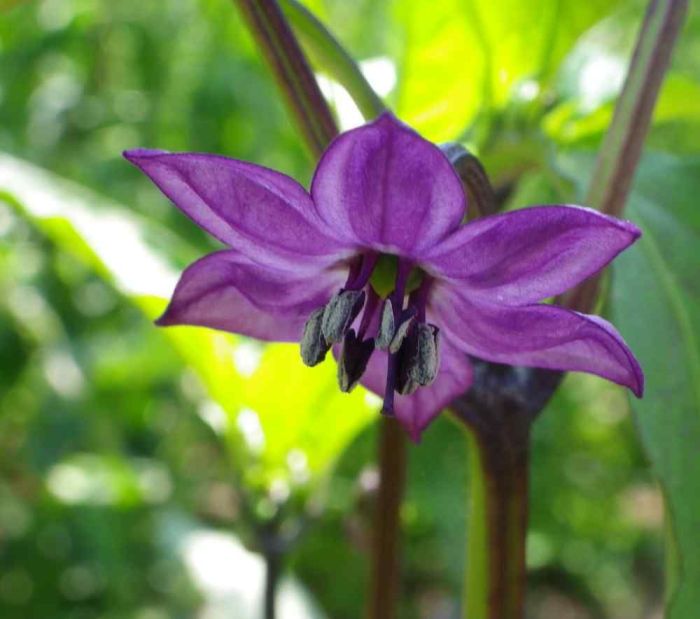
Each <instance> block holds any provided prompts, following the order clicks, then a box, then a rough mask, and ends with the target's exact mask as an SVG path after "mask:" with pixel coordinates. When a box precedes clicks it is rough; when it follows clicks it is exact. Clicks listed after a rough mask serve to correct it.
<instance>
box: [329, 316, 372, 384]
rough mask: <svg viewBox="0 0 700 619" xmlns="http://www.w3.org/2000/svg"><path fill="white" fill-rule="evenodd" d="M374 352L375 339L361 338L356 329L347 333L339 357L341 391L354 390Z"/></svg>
mask: <svg viewBox="0 0 700 619" xmlns="http://www.w3.org/2000/svg"><path fill="white" fill-rule="evenodd" d="M373 352H374V340H373V339H369V340H361V339H360V338H358V337H357V336H356V335H355V330H354V329H350V331H348V332H347V333H346V334H345V338H344V339H343V349H342V350H341V352H340V358H339V359H338V385H339V386H340V390H341V391H345V392H348V391H352V390H353V389H354V388H355V387H356V386H357V384H358V383H359V382H360V379H361V378H362V375H363V374H364V373H365V370H366V369H367V363H369V358H370V357H371V356H372V353H373Z"/></svg>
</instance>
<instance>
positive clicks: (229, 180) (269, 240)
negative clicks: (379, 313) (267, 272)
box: [124, 149, 347, 269]
mask: <svg viewBox="0 0 700 619" xmlns="http://www.w3.org/2000/svg"><path fill="white" fill-rule="evenodd" d="M124 156H125V157H126V158H127V159H128V160H129V161H130V162H131V163H133V164H134V165H136V166H137V167H139V168H140V169H141V170H142V171H143V172H144V173H145V174H146V175H148V176H149V177H150V178H151V180H152V181H153V182H154V183H155V184H156V185H157V186H158V187H159V188H160V190H161V191H162V192H163V193H164V194H165V195H166V196H168V198H170V199H171V200H172V201H173V202H174V203H175V204H176V206H177V207H178V208H180V209H181V210H182V211H183V212H184V213H185V214H187V215H188V216H189V217H190V218H191V219H193V220H194V221H195V222H196V223H197V224H198V225H199V226H201V227H202V228H204V229H205V230H206V231H207V232H209V233H210V234H212V235H213V236H215V237H216V238H218V239H219V240H220V241H223V242H224V243H226V244H227V245H229V246H231V247H234V248H236V249H238V250H239V251H240V252H241V253H243V254H245V255H247V256H248V257H250V258H252V259H254V260H256V261H257V262H260V263H262V264H277V265H289V264H295V265H297V267H298V268H300V269H301V268H302V267H303V266H304V265H305V264H308V263H311V264H330V263H332V262H333V261H335V260H337V259H338V256H339V255H340V254H344V253H347V245H346V246H343V245H341V244H339V243H338V241H337V240H335V239H333V238H331V236H329V234H330V233H329V231H328V229H327V226H326V225H325V224H324V222H323V221H322V220H321V219H320V218H319V217H318V215H317V213H316V210H315V209H314V206H313V203H312V202H311V198H310V196H309V195H308V193H307V192H306V190H305V189H304V188H303V187H302V186H301V185H300V184H299V183H297V182H296V181H295V180H294V179H292V178H289V177H288V176H285V175H284V174H280V173H279V172H275V171H274V170H269V169H267V168H264V167H262V166H258V165H254V164H252V163H246V162H243V161H237V160H235V159H229V158H228V157H222V156H219V155H207V154H201V153H167V152H164V151H155V150H145V149H137V150H131V151H126V152H125V153H124Z"/></svg>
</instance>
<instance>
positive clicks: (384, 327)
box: [376, 299, 395, 350]
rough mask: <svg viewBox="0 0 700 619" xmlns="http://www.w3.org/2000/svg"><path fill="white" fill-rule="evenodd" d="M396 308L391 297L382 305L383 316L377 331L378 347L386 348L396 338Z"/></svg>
mask: <svg viewBox="0 0 700 619" xmlns="http://www.w3.org/2000/svg"><path fill="white" fill-rule="evenodd" d="M394 332H395V329H394V308H393V307H392V305H391V299H387V300H386V301H384V306H383V307H382V318H381V321H380V323H379V331H378V332H377V338H376V339H377V348H379V350H386V349H387V348H389V345H390V344H391V340H393V339H394Z"/></svg>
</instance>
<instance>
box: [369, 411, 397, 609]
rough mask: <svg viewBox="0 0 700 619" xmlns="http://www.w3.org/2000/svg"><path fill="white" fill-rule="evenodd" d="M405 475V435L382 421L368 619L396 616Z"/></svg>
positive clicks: (393, 423)
mask: <svg viewBox="0 0 700 619" xmlns="http://www.w3.org/2000/svg"><path fill="white" fill-rule="evenodd" d="M405 477H406V439H405V436H404V430H403V429H402V428H401V426H400V425H399V422H398V421H397V420H396V419H394V418H392V417H382V419H381V421H380V424H379V494H378V496H377V503H376V506H375V513H374V530H373V532H372V533H373V541H372V557H371V560H372V564H371V568H370V581H369V583H370V584H369V587H370V588H369V597H368V599H367V618H368V619H395V617H396V616H397V612H396V611H397V600H398V597H399V595H398V594H399V584H400V582H399V581H400V578H399V574H400V569H399V568H400V562H399V535H398V532H399V531H400V528H401V527H400V508H401V500H402V498H403V489H404V484H405Z"/></svg>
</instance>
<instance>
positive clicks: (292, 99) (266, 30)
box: [235, 0, 338, 158]
mask: <svg viewBox="0 0 700 619" xmlns="http://www.w3.org/2000/svg"><path fill="white" fill-rule="evenodd" d="M235 2H236V4H237V5H238V8H239V9H240V11H241V14H242V15H243V17H244V18H245V20H246V21H247V23H248V27H249V29H250V31H251V32H252V33H253V36H254V37H255V39H256V40H257V42H258V46H259V47H260V49H261V50H262V52H263V54H264V55H265V57H266V59H267V61H268V63H269V65H270V68H271V69H272V72H273V74H274V76H275V78H276V79H277V82H278V85H279V88H280V90H281V91H282V93H283V94H284V96H285V98H286V100H287V106H288V107H289V108H290V109H291V110H292V113H293V114H294V116H295V118H296V121H297V125H298V127H299V129H300V131H301V133H302V134H303V136H304V138H305V140H306V143H307V145H308V146H309V148H310V150H311V152H312V154H313V155H314V157H316V158H318V157H320V155H321V153H323V150H324V149H325V148H326V146H328V144H329V143H330V141H331V140H332V139H333V138H334V137H335V136H336V135H337V134H338V128H337V126H336V124H335V120H334V119H333V115H332V114H331V111H330V108H329V107H328V104H327V103H326V100H325V99H324V98H323V94H322V93H321V90H320V88H319V87H318V83H317V82H316V78H315V77H314V74H313V72H312V71H311V68H310V67H309V64H308V62H307V61H306V57H305V56H304V54H303V52H302V51H301V47H300V46H299V43H298V41H297V40H296V38H295V36H294V33H293V32H292V30H291V28H290V27H289V24H288V23H287V21H286V19H285V17H284V14H283V13H282V11H281V9H280V7H279V4H278V3H277V2H276V1H275V0H235Z"/></svg>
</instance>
